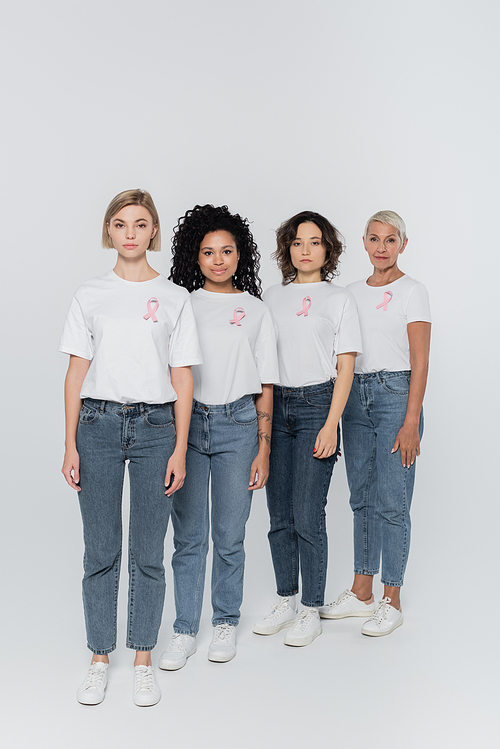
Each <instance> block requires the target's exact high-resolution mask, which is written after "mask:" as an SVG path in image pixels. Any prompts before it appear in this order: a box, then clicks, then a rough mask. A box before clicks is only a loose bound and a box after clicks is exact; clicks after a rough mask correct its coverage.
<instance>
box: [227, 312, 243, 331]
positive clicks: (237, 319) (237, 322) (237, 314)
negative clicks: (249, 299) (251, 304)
mask: <svg viewBox="0 0 500 749" xmlns="http://www.w3.org/2000/svg"><path fill="white" fill-rule="evenodd" d="M244 317H245V310H244V309H243V307H236V309H235V310H234V313H233V319H232V320H229V322H230V323H231V325H237V326H238V327H239V328H241V323H240V320H243V318H244Z"/></svg>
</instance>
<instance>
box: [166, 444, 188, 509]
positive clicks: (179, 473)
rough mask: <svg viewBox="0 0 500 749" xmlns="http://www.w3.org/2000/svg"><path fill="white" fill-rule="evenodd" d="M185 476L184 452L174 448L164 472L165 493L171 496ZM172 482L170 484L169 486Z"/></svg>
mask: <svg viewBox="0 0 500 749" xmlns="http://www.w3.org/2000/svg"><path fill="white" fill-rule="evenodd" d="M185 478H186V452H185V450H177V449H175V450H174V452H173V453H172V455H171V456H170V459H169V461H168V463H167V473H166V474H165V487H166V489H165V494H166V495H167V497H171V496H172V494H174V492H176V491H177V489H180V488H181V486H182V485H183V483H184V479H185ZM170 482H172V486H170Z"/></svg>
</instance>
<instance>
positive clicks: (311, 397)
mask: <svg viewBox="0 0 500 749" xmlns="http://www.w3.org/2000/svg"><path fill="white" fill-rule="evenodd" d="M332 393H333V390H332V389H331V388H329V389H328V390H321V391H320V392H319V393H314V392H312V393H308V392H305V393H304V400H305V402H306V403H307V405H308V406H313V408H330V405H331V402H332Z"/></svg>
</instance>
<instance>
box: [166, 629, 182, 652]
mask: <svg viewBox="0 0 500 749" xmlns="http://www.w3.org/2000/svg"><path fill="white" fill-rule="evenodd" d="M185 650H186V648H185V642H184V635H181V634H178V633H177V632H174V634H173V635H172V639H171V640H170V644H169V646H168V648H167V653H184V651H185Z"/></svg>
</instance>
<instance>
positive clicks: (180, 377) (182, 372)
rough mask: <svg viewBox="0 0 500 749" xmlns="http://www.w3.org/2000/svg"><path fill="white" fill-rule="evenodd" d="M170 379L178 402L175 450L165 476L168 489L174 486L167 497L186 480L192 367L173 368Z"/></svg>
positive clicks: (175, 411)
mask: <svg viewBox="0 0 500 749" xmlns="http://www.w3.org/2000/svg"><path fill="white" fill-rule="evenodd" d="M170 378H171V381H172V387H173V388H174V390H175V392H176V393H177V400H176V401H175V403H174V413H175V432H176V442H175V450H174V452H173V453H172V455H171V456H170V459H169V461H168V463H167V473H166V475H165V486H166V487H168V486H169V484H170V481H171V480H172V486H170V487H169V488H168V489H166V491H165V494H166V495H167V497H170V496H171V495H172V494H173V493H174V492H176V491H177V489H180V488H181V486H182V485H183V483H184V479H185V478H186V450H187V442H188V434H189V422H190V421H191V411H192V410H193V373H192V372H191V367H172V369H171V370H170Z"/></svg>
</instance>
